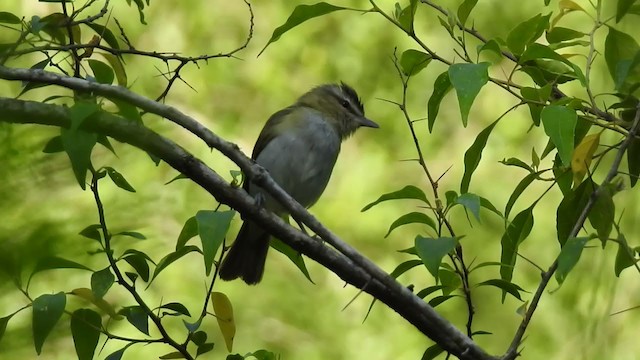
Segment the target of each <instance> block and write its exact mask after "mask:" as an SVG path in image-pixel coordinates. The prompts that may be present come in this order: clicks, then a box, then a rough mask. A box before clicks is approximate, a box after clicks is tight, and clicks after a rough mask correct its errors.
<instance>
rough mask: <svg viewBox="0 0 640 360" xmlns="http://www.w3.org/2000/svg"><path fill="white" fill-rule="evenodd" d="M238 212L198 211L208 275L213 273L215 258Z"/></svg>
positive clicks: (197, 215) (197, 219)
mask: <svg viewBox="0 0 640 360" xmlns="http://www.w3.org/2000/svg"><path fill="white" fill-rule="evenodd" d="M235 214H236V212H235V211H233V210H229V211H211V210H200V211H198V212H197V213H196V222H197V223H198V235H200V240H201V241H202V252H203V255H204V265H205V269H206V273H207V276H208V275H209V274H210V273H211V268H212V266H213V260H214V258H215V256H216V253H217V252H218V249H219V248H220V245H222V241H224V237H225V235H226V234H227V231H228V230H229V225H231V219H233V217H234V216H235Z"/></svg>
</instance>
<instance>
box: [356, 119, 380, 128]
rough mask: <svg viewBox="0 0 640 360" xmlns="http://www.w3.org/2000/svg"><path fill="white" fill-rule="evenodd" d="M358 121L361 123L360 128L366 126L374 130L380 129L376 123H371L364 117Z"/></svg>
mask: <svg viewBox="0 0 640 360" xmlns="http://www.w3.org/2000/svg"><path fill="white" fill-rule="evenodd" d="M358 121H359V122H360V126H366V127H370V128H374V129H377V128H379V127H380V125H378V124H377V123H375V122H374V121H371V120H369V119H367V118H366V117H364V116H363V117H361V118H360V119H358Z"/></svg>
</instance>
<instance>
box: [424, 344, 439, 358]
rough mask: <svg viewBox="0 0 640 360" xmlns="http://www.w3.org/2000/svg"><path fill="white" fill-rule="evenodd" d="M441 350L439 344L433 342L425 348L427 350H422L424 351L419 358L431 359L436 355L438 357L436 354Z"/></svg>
mask: <svg viewBox="0 0 640 360" xmlns="http://www.w3.org/2000/svg"><path fill="white" fill-rule="evenodd" d="M443 352H444V349H442V348H441V347H440V345H438V344H433V345H431V346H429V347H428V348H427V350H425V351H424V353H422V358H421V360H433V359H435V358H436V357H438V355H440V354H442V353H443Z"/></svg>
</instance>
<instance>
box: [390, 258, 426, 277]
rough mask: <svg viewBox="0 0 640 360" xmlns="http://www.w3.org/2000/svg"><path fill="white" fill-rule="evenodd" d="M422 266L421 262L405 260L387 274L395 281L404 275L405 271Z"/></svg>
mask: <svg viewBox="0 0 640 360" xmlns="http://www.w3.org/2000/svg"><path fill="white" fill-rule="evenodd" d="M419 265H422V260H407V261H405V262H403V263H401V264H400V265H398V266H396V268H395V269H393V271H392V272H391V274H389V276H391V277H392V278H394V279H397V278H398V276H400V275H402V274H404V273H406V272H407V271H409V270H411V269H413V268H414V267H416V266H419Z"/></svg>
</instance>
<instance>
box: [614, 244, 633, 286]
mask: <svg viewBox="0 0 640 360" xmlns="http://www.w3.org/2000/svg"><path fill="white" fill-rule="evenodd" d="M633 253H634V251H633V249H631V248H630V247H629V245H628V244H627V239H626V238H625V236H624V235H623V234H618V253H617V254H616V263H615V267H614V272H615V274H616V277H620V273H621V272H622V270H624V269H626V268H628V267H630V266H633V265H634V264H635V263H636V259H635V257H634V256H633Z"/></svg>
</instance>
